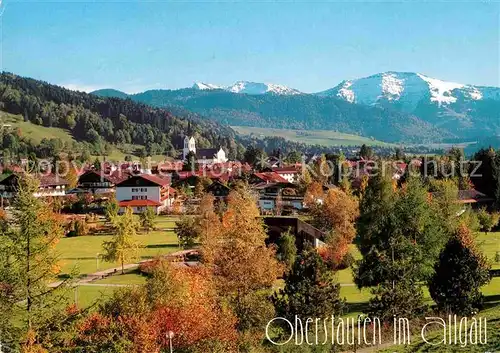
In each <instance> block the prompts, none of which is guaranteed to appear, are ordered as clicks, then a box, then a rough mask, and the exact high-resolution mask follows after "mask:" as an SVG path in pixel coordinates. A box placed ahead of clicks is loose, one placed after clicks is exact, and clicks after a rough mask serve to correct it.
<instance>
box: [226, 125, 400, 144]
mask: <svg viewBox="0 0 500 353" xmlns="http://www.w3.org/2000/svg"><path fill="white" fill-rule="evenodd" d="M231 128H233V129H234V130H235V131H236V132H237V133H238V134H241V135H254V136H256V137H260V138H263V137H267V136H278V137H283V138H285V139H287V140H290V141H295V142H302V143H306V144H318V145H323V146H341V145H342V146H359V145H362V144H367V145H375V146H389V145H390V144H388V143H385V142H382V141H377V140H374V139H370V138H368V137H363V136H357V135H351V134H344V133H341V132H336V131H332V130H289V129H271V128H259V127H250V126H231Z"/></svg>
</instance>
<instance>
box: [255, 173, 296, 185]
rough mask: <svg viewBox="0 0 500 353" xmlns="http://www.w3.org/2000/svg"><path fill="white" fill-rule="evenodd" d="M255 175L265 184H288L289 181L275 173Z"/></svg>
mask: <svg viewBox="0 0 500 353" xmlns="http://www.w3.org/2000/svg"><path fill="white" fill-rule="evenodd" d="M254 175H255V176H256V177H257V178H259V179H261V180H263V181H265V182H272V183H288V180H286V179H285V178H283V177H282V176H281V175H279V174H278V173H275V172H264V173H255V174H254Z"/></svg>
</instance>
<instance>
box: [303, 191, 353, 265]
mask: <svg viewBox="0 0 500 353" xmlns="http://www.w3.org/2000/svg"><path fill="white" fill-rule="evenodd" d="M358 216H359V202H358V200H357V199H356V198H355V197H353V196H351V195H348V194H346V193H345V192H344V191H342V190H340V189H338V188H334V189H329V190H328V192H327V193H326V195H325V197H324V198H323V203H322V204H321V205H319V206H318V207H316V208H315V209H313V224H314V225H315V226H316V227H318V228H319V229H321V230H323V231H325V232H327V233H329V237H328V239H327V252H326V253H327V258H328V262H329V263H330V264H331V265H332V266H333V267H337V266H338V265H340V263H341V262H342V260H343V259H344V256H345V255H346V254H347V253H348V252H349V245H350V244H352V241H353V239H354V237H355V236H356V227H355V222H356V219H357V218H358Z"/></svg>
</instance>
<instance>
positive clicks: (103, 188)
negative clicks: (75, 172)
mask: <svg viewBox="0 0 500 353" xmlns="http://www.w3.org/2000/svg"><path fill="white" fill-rule="evenodd" d="M131 175H132V174H131V173H129V172H128V171H122V170H114V171H112V172H110V173H106V172H101V171H96V170H88V171H86V172H84V173H83V174H82V175H80V177H79V178H78V189H79V190H81V192H85V193H91V194H107V193H111V192H115V185H116V184H117V183H119V182H121V181H123V180H124V179H127V178H128V177H130V176H131Z"/></svg>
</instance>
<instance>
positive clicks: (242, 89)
mask: <svg viewBox="0 0 500 353" xmlns="http://www.w3.org/2000/svg"><path fill="white" fill-rule="evenodd" d="M193 88H194V89H199V90H214V89H223V90H225V91H228V92H233V93H245V94H254V95H258V94H265V93H275V94H282V95H292V94H301V92H300V91H298V90H296V89H293V88H289V87H287V86H284V85H278V84H274V83H259V82H249V81H237V82H236V83H234V84H233V85H231V86H227V87H223V86H217V85H213V84H210V83H203V82H196V83H195V84H194V85H193Z"/></svg>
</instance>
